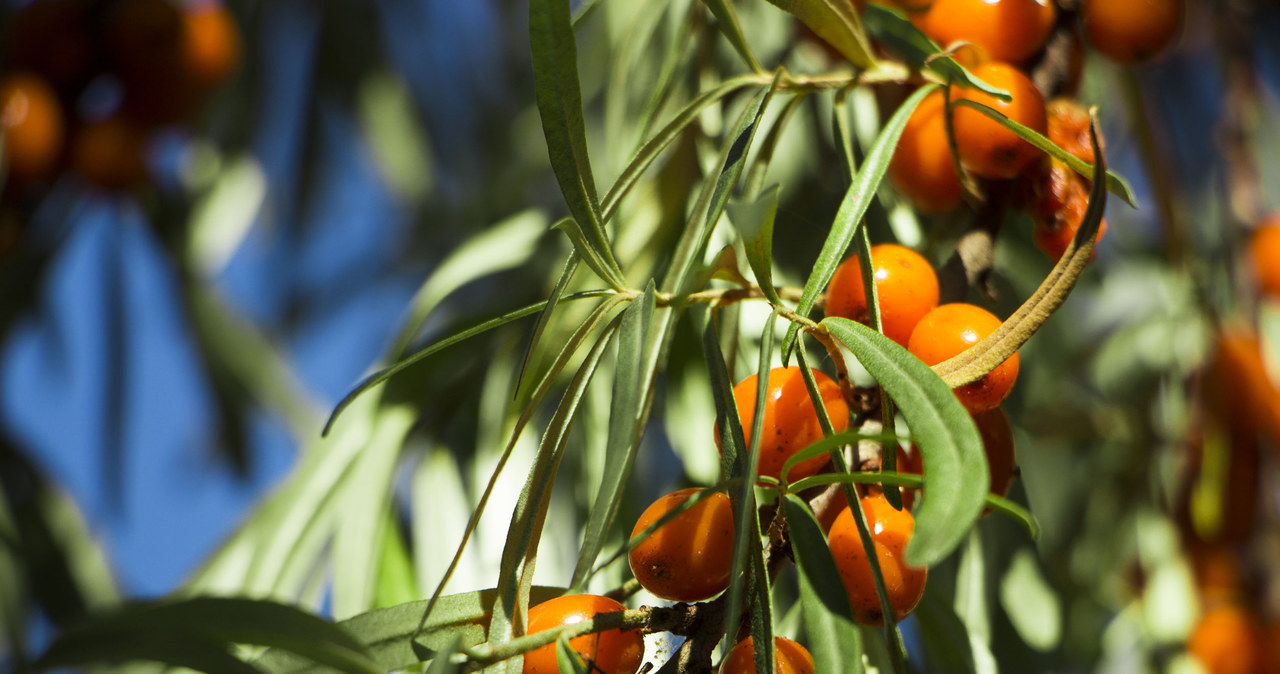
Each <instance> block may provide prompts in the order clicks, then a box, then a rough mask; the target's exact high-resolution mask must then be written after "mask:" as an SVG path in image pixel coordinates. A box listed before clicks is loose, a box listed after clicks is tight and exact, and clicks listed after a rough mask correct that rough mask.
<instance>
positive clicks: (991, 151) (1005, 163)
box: [951, 0, 1048, 178]
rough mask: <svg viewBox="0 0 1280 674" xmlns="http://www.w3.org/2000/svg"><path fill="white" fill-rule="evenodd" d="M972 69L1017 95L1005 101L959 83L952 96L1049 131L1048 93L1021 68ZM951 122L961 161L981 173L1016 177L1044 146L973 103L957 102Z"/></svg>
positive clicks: (999, 65)
mask: <svg viewBox="0 0 1280 674" xmlns="http://www.w3.org/2000/svg"><path fill="white" fill-rule="evenodd" d="M1021 1H1023V2H1025V1H1026V0H1021ZM973 74H974V75H975V76H977V77H978V79H980V80H982V81H984V82H986V83H987V84H990V85H992V86H994V87H997V88H999V89H1003V90H1005V91H1007V92H1009V94H1010V95H1011V96H1012V97H1013V99H1012V100H1010V101H1007V102H1006V101H1001V100H1000V99H998V98H996V97H994V96H990V95H988V94H986V93H983V92H981V91H978V90H977V89H966V88H963V87H959V86H956V87H952V88H951V100H952V101H959V100H970V101H975V102H977V103H982V104H983V105H986V106H988V107H990V108H994V109H995V110H996V111H998V112H1001V113H1003V114H1004V115H1005V116H1006V117H1008V118H1009V119H1011V120H1013V121H1015V122H1017V123H1019V124H1021V125H1023V126H1025V127H1027V128H1029V129H1031V130H1033V131H1036V132H1039V133H1041V134H1043V133H1045V132H1046V131H1047V130H1048V118H1047V116H1046V113H1045V107H1044V98H1043V97H1042V96H1041V95H1040V91H1039V90H1038V89H1036V85H1035V84H1033V83H1032V82H1031V80H1030V79H1028V78H1027V76H1026V75H1024V74H1022V72H1021V71H1019V70H1018V69H1017V68H1014V67H1013V66H1011V65H1009V64H1007V63H1001V62H999V61H992V62H990V63H986V64H983V65H980V66H978V67H977V68H974V69H973ZM952 127H953V129H954V131H955V134H956V150H957V151H958V152H959V154H960V161H961V163H963V164H964V166H965V167H966V168H968V169H969V170H970V171H972V172H973V173H974V174H976V175H978V176H981V177H983V178H1012V177H1014V176H1017V175H1018V174H1019V173H1021V172H1022V171H1023V169H1025V168H1027V166H1029V165H1030V164H1031V163H1032V162H1033V161H1035V160H1036V158H1037V157H1039V156H1040V150H1039V149H1037V148H1036V147H1035V146H1034V145H1032V144H1030V143H1028V142H1027V141H1025V140H1023V139H1022V138H1019V137H1018V135H1017V134H1015V133H1014V132H1012V131H1010V130H1009V129H1007V128H1005V127H1004V126H1001V124H1000V123H999V122H997V121H996V120H994V119H991V118H990V117H987V116H986V115H985V114H983V113H981V112H979V111H977V110H974V109H973V108H969V107H955V108H954V118H953V121H952Z"/></svg>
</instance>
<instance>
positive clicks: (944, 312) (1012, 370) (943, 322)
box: [907, 302, 1018, 414]
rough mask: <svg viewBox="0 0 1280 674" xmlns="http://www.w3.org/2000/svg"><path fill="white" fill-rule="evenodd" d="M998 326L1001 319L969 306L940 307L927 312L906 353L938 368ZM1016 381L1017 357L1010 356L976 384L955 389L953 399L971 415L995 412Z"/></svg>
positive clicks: (912, 336) (975, 382)
mask: <svg viewBox="0 0 1280 674" xmlns="http://www.w3.org/2000/svg"><path fill="white" fill-rule="evenodd" d="M999 327H1000V319H999V318H996V317H995V314H992V313H991V312H990V311H987V310H986V309H983V308H982V307H978V306H974V305H972V304H964V303H959V302H957V303H954V304H943V305H941V306H939V307H938V308H937V309H934V310H933V311H930V312H929V313H928V314H926V315H925V317H924V318H922V319H920V323H918V324H917V325H916V329H915V331H913V332H912V333H911V339H910V341H909V342H908V343H907V350H908V351H910V352H911V353H913V354H915V356H916V357H917V358H919V359H920V360H922V361H924V362H925V364H927V365H937V364H938V363H941V362H942V361H944V360H948V359H950V358H953V357H955V356H958V355H960V354H961V353H962V352H964V351H966V350H967V349H968V348H969V347H971V346H973V345H974V344H977V343H978V342H979V341H980V340H981V339H982V338H984V337H986V336H987V335H990V334H991V333H993V332H995V331H996V328H999ZM1017 379H1018V354H1017V353H1014V354H1013V355H1012V356H1009V358H1008V359H1006V360H1005V361H1004V362H1003V363H1001V364H999V365H997V366H996V367H995V369H993V370H991V371H990V372H988V373H987V374H985V375H982V377H980V378H979V379H978V380H977V381H974V382H971V383H969V384H965V385H964V386H960V387H957V388H956V389H955V392H956V397H957V398H959V399H960V402H961V403H962V404H963V405H964V406H965V409H968V410H969V412H970V413H971V414H976V413H978V412H985V411H986V410H989V409H994V408H995V407H997V406H999V405H1000V403H1001V402H1002V401H1003V400H1004V399H1005V398H1006V397H1008V395H1009V391H1010V390H1011V389H1012V388H1013V383H1014V382H1015V381H1016V380H1017Z"/></svg>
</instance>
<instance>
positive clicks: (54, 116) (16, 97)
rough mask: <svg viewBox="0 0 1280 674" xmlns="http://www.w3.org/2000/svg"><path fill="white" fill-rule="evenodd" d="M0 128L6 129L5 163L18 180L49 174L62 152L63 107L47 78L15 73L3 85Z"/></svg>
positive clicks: (0, 88)
mask: <svg viewBox="0 0 1280 674" xmlns="http://www.w3.org/2000/svg"><path fill="white" fill-rule="evenodd" d="M0 127H3V129H4V163H5V166H6V170H7V171H8V172H9V175H11V176H12V177H14V178H15V179H18V180H38V179H40V178H44V177H46V176H48V175H49V174H50V172H51V171H52V170H53V168H54V166H55V165H56V164H57V161H58V155H59V152H60V151H61V149H62V138H63V128H64V127H63V118H62V106H61V105H60V104H59V103H58V98H57V96H56V94H54V92H53V90H52V89H50V88H49V85H48V84H46V83H45V81H44V79H42V78H40V77H38V76H36V75H33V74H30V73H22V72H19V73H14V74H12V75H9V76H8V77H6V78H4V81H3V82H0Z"/></svg>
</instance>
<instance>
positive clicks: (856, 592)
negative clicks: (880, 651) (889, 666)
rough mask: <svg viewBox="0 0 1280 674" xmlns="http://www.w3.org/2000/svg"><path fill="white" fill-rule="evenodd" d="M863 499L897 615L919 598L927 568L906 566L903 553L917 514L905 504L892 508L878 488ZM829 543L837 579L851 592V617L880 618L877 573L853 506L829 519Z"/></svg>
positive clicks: (869, 622) (876, 622)
mask: <svg viewBox="0 0 1280 674" xmlns="http://www.w3.org/2000/svg"><path fill="white" fill-rule="evenodd" d="M861 505H862V511H863V512H864V513H865V514H866V517H867V526H868V528H869V529H870V530H871V539H872V541H873V542H874V543H875V550H876V560H877V561H878V562H879V563H880V574H881V575H882V576H883V577H884V585H885V590H886V592H887V594H888V596H889V605H890V606H891V607H892V608H893V614H894V616H895V617H896V618H897V619H898V620H901V619H902V618H904V617H906V615H907V614H908V613H910V612H911V610H912V609H914V608H915V607H916V604H918V603H919V602H920V597H921V596H922V595H924V583H925V579H926V578H927V577H928V575H929V572H928V570H927V569H925V568H920V567H914V566H909V565H908V564H907V561H906V557H905V554H906V549H907V542H908V541H910V540H911V534H912V532H913V531H915V528H916V521H915V518H914V517H912V516H911V513H909V512H907V511H906V510H895V509H894V507H893V506H891V505H889V502H888V501H887V500H885V498H884V495H882V494H875V495H871V496H866V497H864V498H863V499H862V503H861ZM828 543H829V544H830V546H831V556H832V557H833V558H835V562H836V568H837V569H838V570H839V571H840V580H841V581H843V582H844V589H845V592H847V593H848V595H849V606H850V608H852V609H853V617H854V619H855V620H857V621H858V622H860V623H862V624H864V625H880V624H883V623H884V614H883V613H882V612H881V610H880V598H879V595H877V594H876V584H875V577H874V576H873V575H872V573H871V564H870V562H868V561H867V557H866V555H865V554H864V551H863V549H862V539H861V538H860V537H859V536H858V525H857V523H856V522H854V520H853V511H852V510H850V509H849V508H848V507H846V508H845V509H844V510H842V511H841V512H840V515H839V516H838V517H836V521H835V524H832V525H831V532H830V534H829V536H828Z"/></svg>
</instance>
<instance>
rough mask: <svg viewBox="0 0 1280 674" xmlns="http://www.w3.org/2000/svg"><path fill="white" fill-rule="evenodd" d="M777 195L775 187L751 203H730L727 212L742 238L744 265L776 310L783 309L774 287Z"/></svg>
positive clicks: (776, 187)
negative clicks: (744, 252) (776, 307)
mask: <svg viewBox="0 0 1280 674" xmlns="http://www.w3.org/2000/svg"><path fill="white" fill-rule="evenodd" d="M778 191H779V187H778V186H777V185H774V186H773V187H770V188H769V189H767V190H765V191H764V194H761V195H760V198H758V199H755V200H754V201H749V202H737V203H730V204H729V205H728V212H729V221H730V222H732V223H733V224H734V226H735V227H737V228H738V233H739V234H741V235H742V244H743V246H744V247H745V248H746V249H747V262H749V263H750V264H751V271H753V272H755V275H756V282H757V283H758V284H759V285H760V290H761V291H763V292H764V296H765V297H766V298H768V299H769V301H770V302H772V303H773V304H774V305H775V306H782V298H780V297H778V291H777V290H776V289H774V287H773V222H774V218H775V217H776V216H777V214H778Z"/></svg>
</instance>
